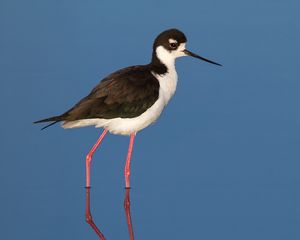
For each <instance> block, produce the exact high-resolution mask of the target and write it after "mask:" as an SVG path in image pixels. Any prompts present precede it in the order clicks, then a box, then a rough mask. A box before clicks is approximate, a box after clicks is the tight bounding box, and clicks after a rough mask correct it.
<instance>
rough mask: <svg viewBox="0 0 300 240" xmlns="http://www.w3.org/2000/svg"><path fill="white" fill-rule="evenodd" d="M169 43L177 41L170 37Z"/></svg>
mask: <svg viewBox="0 0 300 240" xmlns="http://www.w3.org/2000/svg"><path fill="white" fill-rule="evenodd" d="M169 43H177V40H175V39H173V38H170V39H169Z"/></svg>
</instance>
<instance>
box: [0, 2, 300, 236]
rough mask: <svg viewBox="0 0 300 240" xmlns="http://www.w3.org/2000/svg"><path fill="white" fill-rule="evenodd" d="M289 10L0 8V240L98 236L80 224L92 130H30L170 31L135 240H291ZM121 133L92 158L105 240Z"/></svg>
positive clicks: (135, 5) (122, 147)
mask: <svg viewBox="0 0 300 240" xmlns="http://www.w3.org/2000/svg"><path fill="white" fill-rule="evenodd" d="M299 8H300V3H299V2H298V1H293V0H288V1H279V0H275V1H268V0H266V1H233V0H230V1H217V0H216V1H184V2H182V1H181V2H179V1H163V2H161V1H145V2H142V1H130V2H128V1H123V2H121V1H120V2H117V1H109V2H108V1H95V0H90V1H76V0H75V1H33V0H29V1H18V0H15V1H14V0H11V1H3V0H2V1H0V33H1V38H0V49H1V54H0V79H1V83H2V88H1V89H2V91H1V94H0V107H1V109H2V114H1V117H2V118H1V123H2V124H1V126H0V129H1V139H0V142H1V154H2V158H1V161H0V186H1V188H2V193H1V194H0V211H1V217H0V225H1V231H0V237H1V238H3V239H19V238H21V237H22V238H26V239H41V238H43V239H55V238H56V239H71V238H72V239H97V237H96V236H95V234H94V233H93V232H92V231H91V230H90V228H89V227H88V226H87V224H86V223H85V222H84V209H85V190H84V188H83V186H84V181H85V176H84V174H85V170H84V167H85V162H84V159H85V155H86V153H87V152H88V150H89V148H90V147H91V146H92V145H93V143H94V142H95V141H96V139H97V137H98V136H99V134H100V132H99V129H94V128H84V129H76V130H63V129H61V128H59V126H54V127H52V128H49V129H47V130H46V131H39V129H40V126H36V125H33V124H32V122H33V121H35V120H38V119H40V118H44V117H48V116H52V115H56V114H60V113H62V112H64V111H65V110H66V109H68V108H69V107H71V106H72V105H73V104H74V103H75V102H76V101H78V100H79V99H80V98H82V97H83V96H85V95H86V94H88V93H89V91H90V89H91V88H92V87H93V86H95V85H96V84H97V83H98V82H99V81H100V80H101V79H102V78H103V77H105V76H106V75H107V74H109V73H110V72H112V71H114V70H117V69H119V68H122V67H126V66H130V65H135V64H144V63H148V62H149V61H150V57H151V51H152V49H151V46H152V42H153V40H154V38H155V37H156V35H157V34H158V33H160V32H161V31H163V30H165V29H168V28H171V27H172V28H173V27H176V28H179V29H180V30H182V31H183V32H184V33H185V34H186V36H187V38H188V45H187V47H188V49H189V50H191V51H193V52H195V53H198V54H200V55H202V56H204V57H207V58H209V59H213V60H216V61H217V62H220V63H222V64H223V65H224V67H222V68H220V67H217V66H214V65H210V64H207V63H205V62H201V61H198V60H196V59H193V58H182V59H179V60H178V61H177V71H178V75H179V83H178V88H177V92H176V94H175V96H174V98H173V99H172V101H171V102H170V104H169V105H168V107H167V108H166V110H165V111H164V113H163V114H162V116H161V117H160V119H159V120H158V122H157V123H156V124H154V125H153V126H151V127H149V128H147V129H145V130H144V131H142V132H141V133H139V134H138V135H137V138H136V145H135V149H134V153H133V159H132V177H131V183H132V186H133V189H132V191H131V201H132V207H131V208H132V218H133V224H134V231H135V235H136V238H137V239H153V238H156V239H183V238H185V239H299V237H300V233H299V224H300V206H299V202H300V192H299V189H300V177H299V168H300V163H299V159H300V151H299V143H300V137H299V136H300V126H299V120H300V113H299V102H300V95H299V92H300V82H299V76H300V70H299V55H300V48H299V42H300V33H299V22H300V17H299V10H300V9H299ZM128 141H129V138H128V137H122V136H112V135H110V136H108V137H107V138H106V139H105V140H104V142H103V145H102V147H101V149H99V150H98V151H97V153H96V154H95V157H94V162H93V166H92V186H93V188H92V192H91V195H92V204H93V209H92V211H93V216H94V220H95V222H96V223H97V224H98V225H99V227H100V228H101V230H103V233H104V235H105V236H106V237H107V239H126V238H128V233H127V227H126V221H125V216H124V211H123V197H124V189H123V186H124V180H123V167H124V163H125V156H126V151H127V146H128Z"/></svg>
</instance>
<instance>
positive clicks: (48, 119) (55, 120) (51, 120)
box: [33, 116, 62, 130]
mask: <svg viewBox="0 0 300 240" xmlns="http://www.w3.org/2000/svg"><path fill="white" fill-rule="evenodd" d="M60 121H62V117H61V116H55V117H50V118H45V119H42V120H38V121H35V122H33V123H44V122H51V123H50V124H48V125H46V126H45V127H43V128H42V129H41V130H44V129H45V128H47V127H50V126H52V125H54V124H55V123H58V122H60Z"/></svg>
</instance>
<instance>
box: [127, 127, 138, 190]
mask: <svg viewBox="0 0 300 240" xmlns="http://www.w3.org/2000/svg"><path fill="white" fill-rule="evenodd" d="M135 135H136V133H131V134H130V142H129V147H128V153H127V159H126V164H125V171H124V174H125V184H126V188H130V181H129V177H130V160H131V155H132V149H133V143H134V138H135Z"/></svg>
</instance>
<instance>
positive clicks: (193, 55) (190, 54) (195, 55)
mask: <svg viewBox="0 0 300 240" xmlns="http://www.w3.org/2000/svg"><path fill="white" fill-rule="evenodd" d="M183 52H184V53H185V54H186V55H188V56H191V57H194V58H198V59H201V60H203V61H205V62H209V63H212V64H215V65H218V66H222V65H221V64H220V63H216V62H214V61H211V60H208V59H206V58H204V57H201V56H199V55H197V54H195V53H192V52H190V51H189V50H186V49H185V50H184V51H183Z"/></svg>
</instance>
